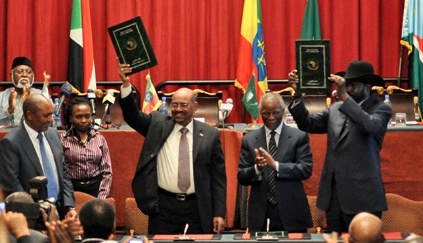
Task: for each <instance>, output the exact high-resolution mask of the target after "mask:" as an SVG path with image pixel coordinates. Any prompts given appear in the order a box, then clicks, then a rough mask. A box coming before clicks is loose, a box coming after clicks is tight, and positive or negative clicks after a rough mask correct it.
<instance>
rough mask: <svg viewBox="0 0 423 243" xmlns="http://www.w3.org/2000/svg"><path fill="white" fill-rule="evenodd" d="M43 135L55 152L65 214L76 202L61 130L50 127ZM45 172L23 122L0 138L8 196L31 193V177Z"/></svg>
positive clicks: (1, 175) (0, 171)
mask: <svg viewBox="0 0 423 243" xmlns="http://www.w3.org/2000/svg"><path fill="white" fill-rule="evenodd" d="M44 135H45V137H46V139H47V141H48V143H49V144H50V147H51V150H52V152H53V156H54V162H55V164H56V169H57V174H58V178H59V196H58V201H57V205H58V206H59V208H58V211H59V213H61V214H64V213H66V212H65V207H74V206H75V197H74V195H73V187H72V183H71V180H70V178H69V175H68V173H67V172H66V165H65V159H64V154H63V150H62V144H61V142H60V136H59V133H58V132H57V130H56V129H54V128H48V130H47V131H45V132H44ZM43 175H44V172H43V169H42V167H41V161H39V159H38V156H37V153H36V151H35V148H34V146H33V145H32V142H31V139H30V137H29V135H28V133H27V131H26V129H25V126H24V125H23V123H22V124H21V125H19V126H18V127H16V128H14V129H13V130H11V131H10V132H9V133H8V134H6V136H5V137H4V138H3V139H2V140H1V141H0V185H1V187H2V188H3V191H4V193H5V195H6V196H7V195H9V194H10V193H13V192H17V191H25V192H28V193H29V181H30V180H31V179H32V178H34V177H35V176H43Z"/></svg>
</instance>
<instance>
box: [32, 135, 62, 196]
mask: <svg viewBox="0 0 423 243" xmlns="http://www.w3.org/2000/svg"><path fill="white" fill-rule="evenodd" d="M37 138H38V139H39V140H40V152H41V159H42V160H43V161H42V162H43V167H44V174H45V176H47V180H48V182H47V193H48V197H49V198H51V197H52V198H54V201H57V191H58V190H57V188H58V186H57V181H56V174H55V173H54V168H53V163H52V162H51V160H50V158H49V157H48V155H47V150H46V146H45V144H44V137H43V134H42V133H38V136H37Z"/></svg>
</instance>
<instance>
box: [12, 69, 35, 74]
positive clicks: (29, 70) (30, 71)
mask: <svg viewBox="0 0 423 243" xmlns="http://www.w3.org/2000/svg"><path fill="white" fill-rule="evenodd" d="M23 73H26V74H28V75H31V74H32V70H31V69H18V70H15V74H19V75H22V74H23Z"/></svg>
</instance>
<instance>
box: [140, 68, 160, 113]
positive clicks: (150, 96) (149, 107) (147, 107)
mask: <svg viewBox="0 0 423 243" xmlns="http://www.w3.org/2000/svg"><path fill="white" fill-rule="evenodd" d="M145 78H146V79H147V85H146V87H145V94H144V102H143V104H142V111H143V112H145V113H147V114H150V113H151V112H152V111H155V110H157V108H159V106H160V104H161V102H159V96H158V95H157V93H156V89H155V88H154V85H153V83H152V82H151V78H150V73H148V74H147V76H145Z"/></svg>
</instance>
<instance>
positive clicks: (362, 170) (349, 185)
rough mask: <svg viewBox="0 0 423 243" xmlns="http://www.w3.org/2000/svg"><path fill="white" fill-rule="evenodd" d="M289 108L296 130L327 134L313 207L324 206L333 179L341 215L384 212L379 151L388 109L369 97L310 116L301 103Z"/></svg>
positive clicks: (329, 196) (325, 206)
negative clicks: (362, 100)
mask: <svg viewBox="0 0 423 243" xmlns="http://www.w3.org/2000/svg"><path fill="white" fill-rule="evenodd" d="M289 110H290V112H291V114H292V116H293V117H294V119H295V121H296V122H297V125H298V128H300V129H301V130H303V131H306V132H309V133H327V136H328V139H327V151H326V158H325V163H324V165H323V170H322V175H321V178H320V185H319V192H318V197H317V207H318V208H320V209H321V210H324V211H326V210H327V209H328V207H329V204H330V198H331V193H332V186H333V183H332V181H333V179H334V180H335V181H336V184H335V185H336V190H337V193H338V199H339V203H340V206H341V209H342V211H343V212H344V213H346V214H357V213H360V212H378V211H384V210H386V209H387V204H386V198H385V190H384V187H383V182H382V177H381V172H380V150H381V149H382V142H383V138H384V136H385V133H386V130H387V125H388V121H389V119H390V118H391V115H392V109H391V108H390V107H389V106H387V105H386V104H384V103H383V102H382V101H379V100H377V99H376V98H375V97H373V96H370V97H368V98H367V99H366V100H365V101H364V102H363V103H362V104H361V105H359V104H357V102H355V101H354V100H353V99H352V98H348V99H347V100H345V101H344V102H336V103H334V104H332V106H331V107H330V108H329V109H328V110H326V111H323V112H320V113H317V114H311V115H310V114H309V113H308V111H307V109H306V108H305V106H304V103H303V102H300V103H298V104H297V105H296V106H294V107H292V104H291V105H290V106H289ZM346 119H347V120H346ZM344 123H345V124H346V126H345V128H344V130H343V131H342V128H343V126H344Z"/></svg>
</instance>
